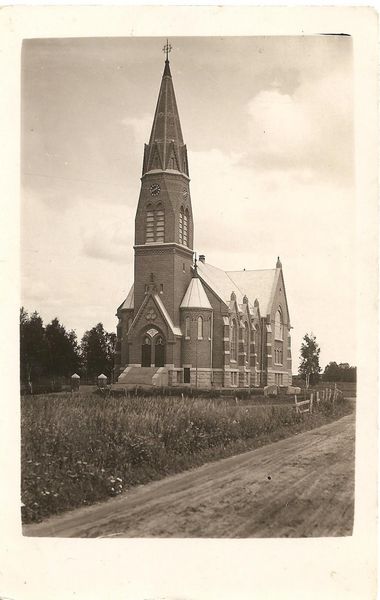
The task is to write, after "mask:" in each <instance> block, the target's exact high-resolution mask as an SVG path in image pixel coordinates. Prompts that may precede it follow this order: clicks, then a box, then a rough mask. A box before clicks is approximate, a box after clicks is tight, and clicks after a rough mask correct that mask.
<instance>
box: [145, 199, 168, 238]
mask: <svg viewBox="0 0 380 600" xmlns="http://www.w3.org/2000/svg"><path fill="white" fill-rule="evenodd" d="M164 241H165V211H164V209H163V206H162V204H158V205H157V206H156V208H153V207H152V205H151V204H148V206H147V211H146V229H145V243H146V244H154V243H156V244H163V243H164Z"/></svg>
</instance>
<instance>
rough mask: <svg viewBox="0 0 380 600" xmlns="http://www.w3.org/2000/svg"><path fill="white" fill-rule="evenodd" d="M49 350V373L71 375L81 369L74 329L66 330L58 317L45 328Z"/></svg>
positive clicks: (58, 375)
mask: <svg viewBox="0 0 380 600" xmlns="http://www.w3.org/2000/svg"><path fill="white" fill-rule="evenodd" d="M45 334H46V341H47V346H48V350H49V354H48V365H47V368H48V374H49V375H50V377H52V378H53V379H55V378H56V377H69V376H71V375H72V374H73V373H74V372H76V371H78V370H80V356H79V348H78V344H77V339H76V334H75V332H74V331H69V332H68V331H66V329H65V327H64V326H63V325H62V324H61V323H60V322H59V320H58V319H57V317H56V318H55V319H53V320H52V321H51V323H49V324H48V325H46V328H45Z"/></svg>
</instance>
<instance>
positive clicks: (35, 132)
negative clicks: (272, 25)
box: [20, 35, 356, 538]
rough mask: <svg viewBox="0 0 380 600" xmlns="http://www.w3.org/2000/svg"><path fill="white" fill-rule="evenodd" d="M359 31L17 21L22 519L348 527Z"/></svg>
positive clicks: (173, 526)
mask: <svg viewBox="0 0 380 600" xmlns="http://www.w3.org/2000/svg"><path fill="white" fill-rule="evenodd" d="M352 50H353V48H352V38H351V37H350V36H343V35H316V36H278V37H272V38H271V37H232V38H231V37H230V38H223V37H221V38H213V37H205V38H196V37H195V38H191V37H190V38H177V37H174V38H170V39H157V38H140V39H138V38H130V39H128V38H105V39H95V38H94V39H91V38H90V39H83V38H82V39H34V40H25V41H24V43H23V49H22V126H21V135H22V138H21V139H22V166H21V170H22V205H21V208H22V212H21V219H22V238H21V260H22V270H21V271H22V308H21V312H20V344H21V346H20V369H21V370H20V375H21V393H22V398H21V425H22V437H21V446H22V519H23V523H24V534H25V535H31V536H33V535H35V536H49V535H51V536H60V537H107V536H111V537H114V536H121V537H156V536H157V537H206V538H209V537H227V538H246V537H309V536H311V537H312V536H314V537H321V536H342V535H343V536H345V535H351V534H352V528H353V519H354V454H355V452H354V450H355V400H356V340H355V336H354V335H353V332H352V329H351V328H350V327H348V323H349V321H350V318H351V317H350V315H352V314H353V312H354V302H355V298H354V293H355V280H354V279H353V278H352V272H351V265H352V262H353V260H354V226H355V219H354V177H353V155H354V152H353V150H354V148H353V80H352V76H353V70H352V67H353V62H352V61H353V54H352ZM337 230H339V235H338V234H337Z"/></svg>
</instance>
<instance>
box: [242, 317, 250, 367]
mask: <svg viewBox="0 0 380 600" xmlns="http://www.w3.org/2000/svg"><path fill="white" fill-rule="evenodd" d="M243 342H244V352H245V355H246V360H248V358H249V329H248V323H245V324H244V330H243Z"/></svg>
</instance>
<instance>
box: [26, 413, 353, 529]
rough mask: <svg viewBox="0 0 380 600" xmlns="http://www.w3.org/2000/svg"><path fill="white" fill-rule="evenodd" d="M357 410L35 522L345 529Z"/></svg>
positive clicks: (350, 500) (61, 525)
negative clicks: (321, 424) (277, 440)
mask: <svg viewBox="0 0 380 600" xmlns="http://www.w3.org/2000/svg"><path fill="white" fill-rule="evenodd" d="M354 438H355V416H354V414H351V415H348V416H346V417H343V418H342V419H340V420H339V421H335V422H333V423H330V424H328V425H324V426H323V427H319V428H318V429H314V430H312V431H307V432H305V433H301V434H298V435H295V436H293V437H290V438H287V439H284V440H281V441H279V442H276V443H273V444H269V445H267V446H264V447H262V448H259V449H257V450H252V451H250V452H246V453H244V454H240V455H237V456H233V457H230V458H226V459H223V460H220V461H218V462H215V463H209V464H207V465H204V466H203V467H200V468H198V469H194V470H192V471H187V472H185V473H181V474H179V475H175V476H172V477H167V478H165V479H162V480H161V481H157V482H153V483H150V484H147V485H144V486H140V487H137V488H134V489H133V490H131V491H129V492H127V493H125V494H123V495H122V496H119V497H118V498H114V499H111V500H109V501H107V502H104V503H102V504H98V505H94V506H92V507H87V508H80V509H78V510H74V511H71V512H68V513H65V514H64V515H61V516H58V517H51V518H50V519H48V520H46V521H45V522H43V523H40V524H38V525H28V526H24V529H23V532H24V535H28V536H57V537H229V538H236V537H242V538H246V537H304V536H307V537H309V536H338V535H350V534H351V532H352V525H353V514H354Z"/></svg>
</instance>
